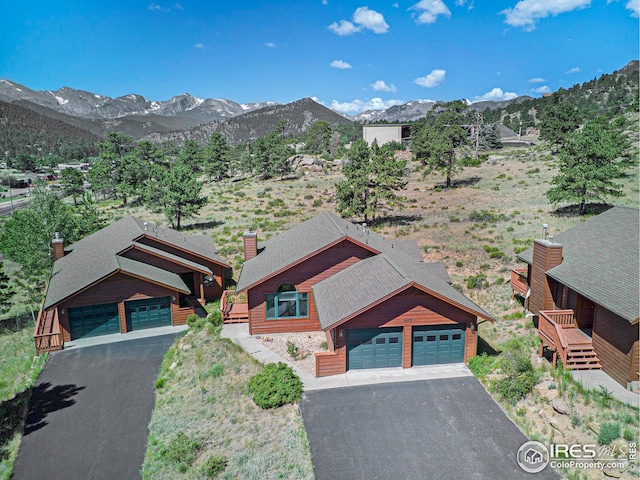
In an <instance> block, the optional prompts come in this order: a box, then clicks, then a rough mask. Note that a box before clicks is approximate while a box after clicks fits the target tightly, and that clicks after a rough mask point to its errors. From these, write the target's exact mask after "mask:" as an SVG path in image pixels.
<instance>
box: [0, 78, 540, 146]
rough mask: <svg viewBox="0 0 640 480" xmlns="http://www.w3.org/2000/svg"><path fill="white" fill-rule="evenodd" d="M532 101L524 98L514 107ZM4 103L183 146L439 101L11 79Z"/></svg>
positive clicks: (5, 84) (414, 114)
mask: <svg viewBox="0 0 640 480" xmlns="http://www.w3.org/2000/svg"><path fill="white" fill-rule="evenodd" d="M527 98H531V97H518V98H516V99H513V100H510V101H508V102H507V104H509V103H512V102H519V101H523V100H525V99H527ZM0 101H3V102H7V103H11V104H14V105H17V106H21V107H24V108H27V109H29V110H32V111H35V112H37V113H39V114H41V115H44V116H46V117H49V118H54V119H56V120H59V121H62V122H65V123H68V124H70V125H73V126H75V127H78V128H82V129H84V130H87V131H89V132H91V133H93V134H94V135H97V136H100V137H104V136H105V135H106V133H107V132H109V131H117V132H119V133H124V134H126V135H129V136H131V137H133V138H134V139H135V140H140V139H149V140H153V141H157V142H161V141H166V140H169V141H173V142H181V141H184V140H185V139H189V138H193V139H195V140H198V141H206V139H207V138H208V137H209V136H210V135H211V133H213V132H221V133H223V134H224V135H225V136H226V137H227V139H228V141H229V142H231V143H237V142H241V141H244V140H254V139H256V138H258V137H260V136H263V135H264V134H266V133H268V132H269V131H271V130H273V128H275V126H276V124H277V123H278V121H280V120H286V121H287V122H288V127H287V128H288V129H289V130H288V132H289V133H290V134H298V133H302V132H304V131H306V129H307V128H308V127H309V126H310V125H311V124H313V123H314V122H315V121H318V120H323V121H328V122H329V123H330V124H331V125H332V126H336V125H338V124H340V123H345V122H349V121H357V122H361V123H367V122H396V121H399V122H406V121H414V120H417V119H419V118H421V117H424V116H425V114H426V113H427V112H428V111H429V110H430V109H431V108H432V107H433V106H434V105H435V104H436V103H438V102H426V101H411V102H407V103H405V104H403V105H396V106H393V107H391V108H388V109H386V110H369V111H366V112H362V113H360V114H358V115H356V116H353V117H350V116H347V115H344V114H341V113H338V112H335V111H333V110H331V109H329V108H327V107H325V106H323V105H321V104H319V103H317V102H315V101H314V100H312V99H310V98H304V99H301V100H298V101H295V102H291V103H288V104H284V105H283V104H278V103H275V102H261V103H249V104H239V103H237V102H234V101H232V100H225V99H217V98H205V99H203V98H198V97H194V96H193V95H190V94H188V93H184V94H181V95H177V96H174V97H172V98H170V99H169V100H164V101H150V100H148V99H146V98H144V97H143V96H141V95H138V94H130V95H124V96H121V97H117V98H111V97H108V96H104V95H100V94H97V93H93V92H88V91H85V90H76V89H73V88H69V87H62V88H60V89H59V90H55V91H49V90H32V89H30V88H28V87H26V86H24V85H20V84H19V83H16V82H12V81H10V80H0ZM476 106H477V108H482V109H483V110H484V109H485V108H498V107H502V106H505V102H480V103H479V104H472V107H476Z"/></svg>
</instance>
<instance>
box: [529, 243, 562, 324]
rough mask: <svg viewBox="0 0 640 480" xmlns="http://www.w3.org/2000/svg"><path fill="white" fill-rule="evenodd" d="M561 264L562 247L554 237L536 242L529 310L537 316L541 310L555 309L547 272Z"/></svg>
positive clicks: (532, 264) (534, 245) (532, 261)
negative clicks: (555, 241)
mask: <svg viewBox="0 0 640 480" xmlns="http://www.w3.org/2000/svg"><path fill="white" fill-rule="evenodd" d="M561 263H562V245H560V244H559V243H554V242H553V235H549V239H548V240H546V239H543V240H534V242H533V257H532V260H531V279H530V285H531V297H530V298H529V310H530V311H531V312H533V313H535V314H536V315H538V313H539V312H540V310H553V309H554V308H555V304H554V301H553V296H552V294H551V288H550V287H549V279H548V278H547V275H546V272H547V271H549V270H551V269H552V268H553V267H557V266H558V265H560V264H561Z"/></svg>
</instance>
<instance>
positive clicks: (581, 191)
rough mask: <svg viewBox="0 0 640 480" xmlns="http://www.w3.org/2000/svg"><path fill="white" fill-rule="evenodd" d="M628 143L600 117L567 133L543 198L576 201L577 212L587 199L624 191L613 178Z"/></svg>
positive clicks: (612, 126) (581, 211)
mask: <svg viewBox="0 0 640 480" xmlns="http://www.w3.org/2000/svg"><path fill="white" fill-rule="evenodd" d="M628 146H629V141H628V139H627V137H626V136H625V135H624V134H622V133H621V132H620V131H619V130H617V129H616V125H615V123H614V124H612V123H609V122H608V121H607V120H606V119H604V118H603V117H597V118H595V119H594V120H592V121H589V122H587V123H586V124H585V126H584V127H583V128H582V130H579V131H576V132H574V133H571V134H569V135H568V136H567V138H566V140H565V146H564V147H562V148H561V149H560V152H559V153H558V157H559V161H560V168H559V171H558V174H557V175H556V176H555V177H554V178H553V179H552V180H551V184H552V185H553V187H551V188H550V189H549V190H548V191H547V198H548V199H549V201H550V202H551V203H552V204H557V203H560V202H578V205H579V213H580V215H583V214H584V213H585V212H586V206H587V203H588V202H590V201H594V200H598V201H603V200H605V199H606V198H608V197H621V196H623V195H624V193H623V191H622V189H621V188H622V185H620V184H617V183H615V182H614V180H615V179H618V178H620V177H621V176H622V174H623V171H622V168H621V164H620V163H619V161H618V160H619V158H620V157H621V156H622V155H623V154H624V153H625V151H626V149H627V148H628Z"/></svg>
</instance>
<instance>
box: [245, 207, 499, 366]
mask: <svg viewBox="0 0 640 480" xmlns="http://www.w3.org/2000/svg"><path fill="white" fill-rule="evenodd" d="M245 240H246V243H245V255H246V256H247V260H246V261H245V264H244V266H243V269H242V272H241V274H240V278H239V281H238V287H237V291H238V292H246V293H247V297H248V304H249V331H250V333H251V334H268V333H282V332H298V331H310V330H323V331H324V332H325V334H326V336H327V343H328V345H329V351H328V352H323V353H318V354H316V375H317V376H327V375H334V374H337V373H344V372H345V371H347V370H348V369H358V368H377V367H403V368H410V367H412V366H414V365H425V364H431V363H453V362H463V361H465V362H466V361H467V360H468V359H469V358H470V357H472V356H474V355H475V354H476V333H475V327H476V324H477V318H478V317H481V318H485V319H488V320H491V316H490V315H489V314H487V313H486V312H484V311H483V310H482V309H480V308H479V307H478V306H477V305H475V304H474V303H473V302H471V301H470V300H469V299H467V298H466V297H464V296H463V295H462V294H460V293H459V292H458V291H457V290H455V289H454V288H453V287H451V285H450V282H449V277H448V274H447V273H446V270H445V269H444V265H442V264H440V263H437V264H429V263H424V262H423V261H422V257H421V254H420V250H419V248H418V246H417V244H415V242H407V241H388V240H386V239H385V238H384V237H382V236H380V235H378V234H375V233H373V232H371V231H369V230H368V229H366V228H363V227H362V226H359V225H354V224H351V223H349V222H346V221H344V220H342V219H340V218H338V217H336V216H334V215H331V214H329V213H321V214H319V215H317V216H316V217H314V218H312V219H310V220H308V221H306V222H303V223H302V224H299V225H297V226H295V227H294V228H292V229H291V230H288V231H287V232H284V233H282V234H281V235H279V236H277V237H274V238H273V239H270V240H269V241H268V242H266V243H265V244H264V245H263V246H258V244H257V243H256V234H255V232H248V233H247V234H245ZM417 352H419V353H417Z"/></svg>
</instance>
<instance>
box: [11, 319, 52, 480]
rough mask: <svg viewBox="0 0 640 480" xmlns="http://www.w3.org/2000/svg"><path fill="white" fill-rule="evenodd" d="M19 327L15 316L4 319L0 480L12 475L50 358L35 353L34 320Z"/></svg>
mask: <svg viewBox="0 0 640 480" xmlns="http://www.w3.org/2000/svg"><path fill="white" fill-rule="evenodd" d="M3 324H4V325H3ZM19 327H21V328H18V329H16V325H15V320H9V321H7V322H0V329H1V330H0V480H8V479H9V478H11V472H12V470H13V464H14V462H15V459H16V457H17V455H18V447H19V446H20V440H21V439H22V432H23V429H24V422H25V419H26V416H27V409H28V406H29V399H30V397H31V387H32V386H33V385H34V383H35V381H36V379H37V378H38V375H39V374H40V372H41V371H42V369H43V368H44V364H45V362H46V361H47V355H40V356H39V357H35V349H34V345H33V323H31V322H27V323H24V324H20V325H19Z"/></svg>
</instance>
